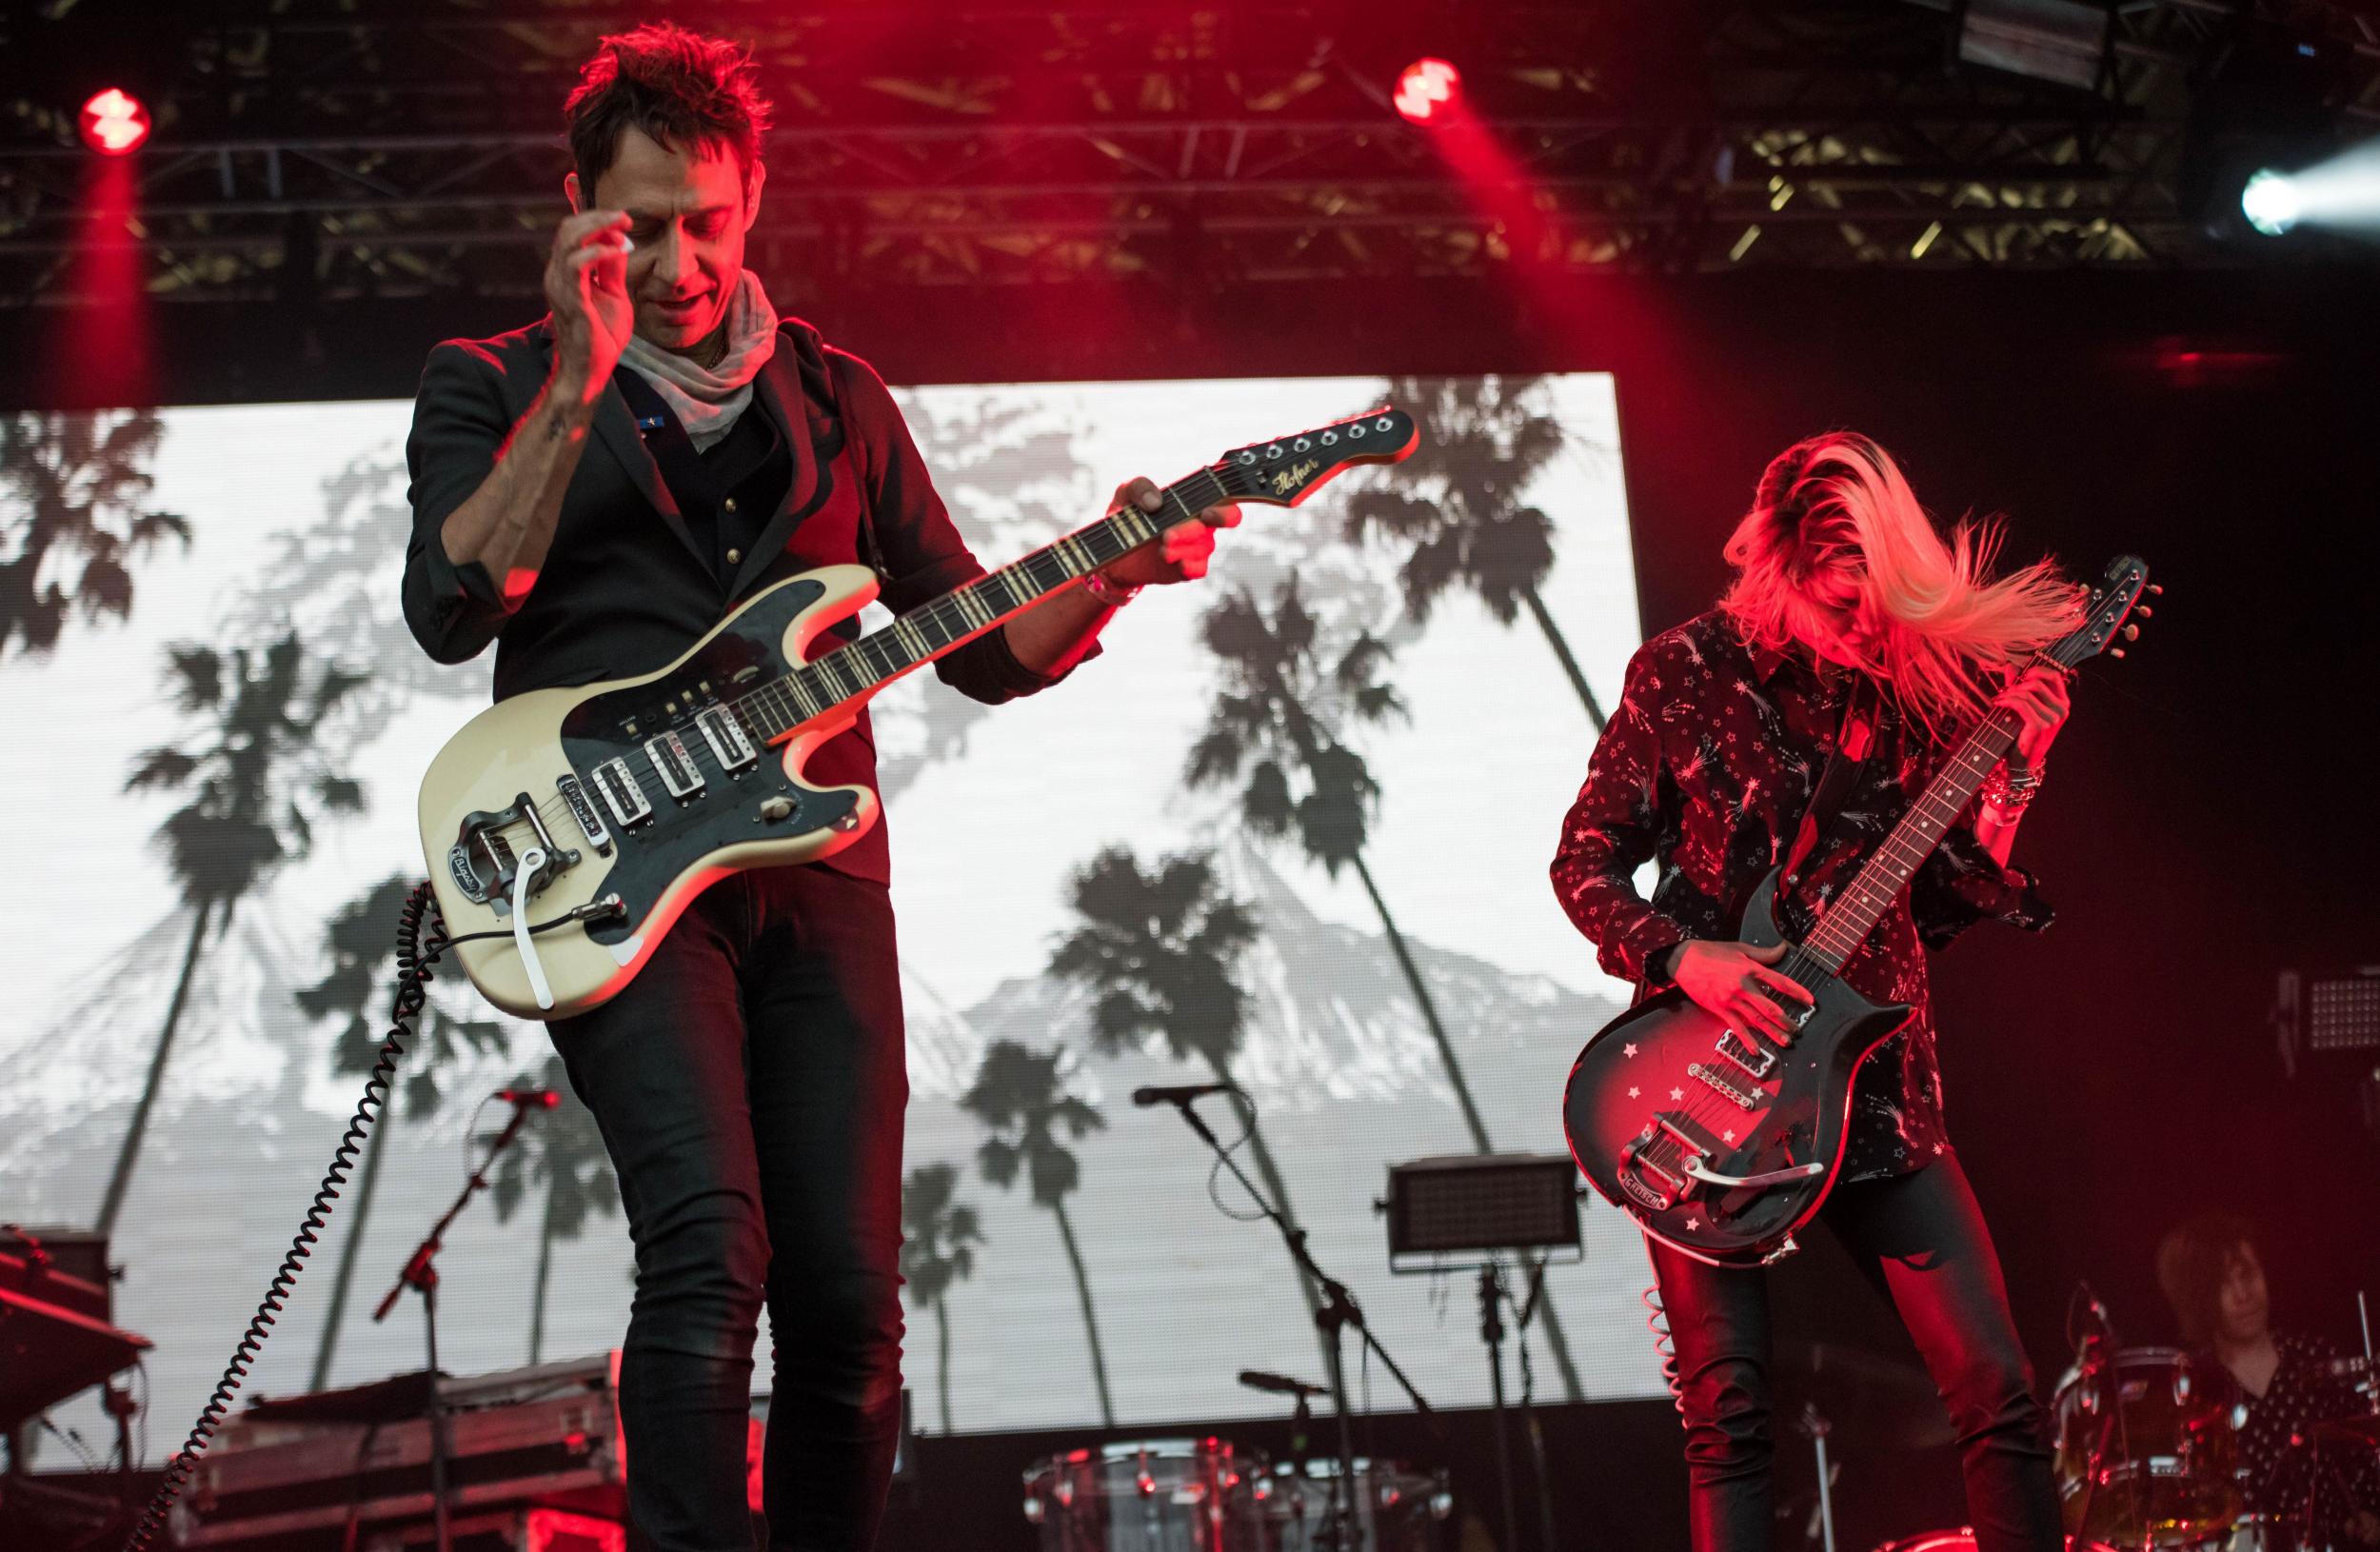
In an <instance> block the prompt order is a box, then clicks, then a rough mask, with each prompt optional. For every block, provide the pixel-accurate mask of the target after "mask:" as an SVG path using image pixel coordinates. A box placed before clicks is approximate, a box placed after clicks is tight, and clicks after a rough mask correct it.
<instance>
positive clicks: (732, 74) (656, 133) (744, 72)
mask: <svg viewBox="0 0 2380 1552" xmlns="http://www.w3.org/2000/svg"><path fill="white" fill-rule="evenodd" d="M562 118H563V124H564V126H565V129H566V131H567V133H568V135H569V141H570V158H571V160H572V161H573V162H574V163H576V164H577V166H578V171H579V189H580V191H581V197H582V198H584V199H585V200H586V201H588V202H590V203H591V202H592V201H593V200H594V197H595V180H596V179H598V178H600V177H602V176H603V175H604V173H605V172H606V171H608V170H609V169H610V168H611V164H612V163H613V162H614V161H615V160H617V159H618V157H619V154H620V137H621V135H622V134H624V133H625V132H626V131H627V130H629V129H642V130H643V131H645V133H646V134H647V135H650V136H651V137H652V138H653V139H654V141H656V142H657V143H659V144H660V145H662V146H664V147H666V148H669V149H676V148H677V147H679V146H684V145H709V146H719V147H723V148H724V149H726V150H728V151H730V152H732V153H733V154H734V156H735V158H736V165H737V166H738V167H739V168H741V169H743V172H744V181H745V183H746V184H747V185H748V184H749V183H750V181H751V177H752V169H753V167H754V165H755V164H757V163H758V162H759V161H760V159H761V135H762V133H763V131H764V130H766V129H767V128H768V123H769V106H768V99H767V98H765V97H763V96H762V95H761V90H760V71H759V69H758V68H757V67H756V66H755V65H754V64H753V63H752V56H751V54H750V53H749V52H747V51H746V50H744V49H743V48H741V47H740V46H738V45H736V44H734V43H730V42H728V41H727V40H726V39H725V38H715V37H710V36H707V35H705V34H704V33H701V32H695V31H691V30H687V29H685V28H683V27H680V26H678V25H677V24H676V23H674V22H647V23H645V25H644V26H642V27H638V28H635V29H633V30H630V31H626V32H620V33H615V34H614V35H612V36H610V37H607V38H605V39H604V40H603V42H602V43H601V44H600V45H598V46H597V48H596V50H595V57H594V58H592V59H589V60H588V61H587V62H586V64H585V66H584V67H582V68H581V70H579V84H578V88H577V90H574V91H572V92H571V93H570V96H569V100H568V101H566V102H565V103H564V104H563V105H562Z"/></svg>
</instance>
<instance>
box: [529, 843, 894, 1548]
mask: <svg viewBox="0 0 2380 1552" xmlns="http://www.w3.org/2000/svg"><path fill="white" fill-rule="evenodd" d="M551 1028H552V1035H553V1042H554V1045H555V1048H556V1049H558V1050H559V1051H560V1052H561V1053H562V1059H563V1063H564V1065H565V1066H566V1067H567V1068H568V1070H569V1074H570V1086H571V1087H572V1088H573V1089H574V1090H576V1091H577V1093H578V1095H579V1097H580V1098H581V1099H583V1100H585V1102H586V1105H587V1108H588V1109H590V1110H592V1111H593V1112H594V1114H595V1120H596V1123H597V1124H598V1125H599V1126H600V1127H601V1128H602V1130H603V1135H604V1144H605V1148H606V1149H607V1150H608V1151H609V1153H610V1155H611V1162H612V1165H613V1167H614V1169H615V1170H616V1171H617V1172H618V1175H619V1178H620V1198H621V1202H622V1204H623V1205H624V1206H625V1208H626V1211H627V1221H628V1232H629V1235H630V1237H631V1238H632V1240H633V1241H634V1243H635V1245H636V1297H635V1301H634V1303H633V1304H632V1306H631V1308H630V1311H629V1315H628V1332H627V1338H626V1341H625V1343H623V1350H622V1358H621V1374H620V1411H621V1423H622V1425H623V1428H624V1429H625V1434H626V1444H627V1488H628V1512H629V1516H630V1519H631V1521H632V1528H631V1542H630V1544H631V1545H632V1546H642V1547H648V1548H651V1549H652V1552H752V1548H753V1545H754V1542H753V1535H752V1524H751V1520H750V1516H749V1511H748V1507H747V1495H746V1488H745V1473H744V1439H745V1433H746V1429H747V1421H746V1420H747V1419H748V1418H749V1416H750V1392H751V1376H752V1347H753V1343H754V1340H755V1338H756V1335H757V1332H758V1329H759V1319H760V1312H761V1309H762V1307H763V1305H764V1304H765V1305H766V1307H767V1309H768V1315H769V1323H770V1327H771V1331H772V1333H773V1335H774V1337H775V1351H774V1353H773V1354H772V1355H771V1356H772V1358H773V1361H774V1366H775V1373H774V1383H773V1384H772V1387H771V1390H772V1399H771V1401H770V1404H769V1422H768V1442H767V1446H766V1449H765V1451H764V1456H763V1468H762V1483H763V1494H764V1504H765V1513H766V1517H767V1521H768V1540H767V1546H768V1549H769V1552H867V1549H868V1548H870V1547H872V1546H873V1545H874V1544H875V1542H876V1532H877V1527H878V1524H879V1523H880V1522H881V1521H882V1519H883V1508H884V1497H885V1492H886V1488H887V1486H888V1484H889V1482H890V1480H891V1473H892V1458H893V1447H894V1443H895V1435H896V1432H897V1430H898V1428H899V1425H900V1404H901V1337H902V1318H901V1296H900V1287H901V1275H900V1258H901V1128H902V1112H903V1110H904V1108H905V1107H906V1105H907V1103H908V1097H909V1081H908V1069H907V1065H906V1061H905V1054H904V1051H903V1047H902V1022H901V981H900V976H899V972H898V969H897V965H896V961H895V958H894V951H893V916H892V903H891V900H890V898H889V896H888V894H887V891H886V890H885V888H884V886H883V885H881V884H875V883H870V882H867V881H865V880H862V879H855V878H851V877H849V876H847V875H845V874H842V873H838V872H834V871H832V870H830V869H827V868H824V867H819V866H809V867H786V868H770V869H765V870H762V871H757V872H752V873H744V874H739V875H737V876H735V877H732V878H728V879H725V880H723V881H722V882H720V883H719V884H716V885H712V887H711V888H709V889H708V890H706V891H705V892H704V894H702V895H701V896H700V897H698V898H697V899H696V900H695V902H694V904H693V905H691V906H689V907H688V908H687V909H686V911H685V913H684V915H683V916H682V917H681V918H680V919H679V921H678V924H677V925H676V926H674V927H672V928H671V929H670V932H669V935H668V936H667V937H666V938H665V939H664V940H663V942H662V945H661V946H660V947H659V948H658V949H656V950H655V951H654V954H653V957H652V959H651V960H650V962H648V963H647V964H646V965H645V968H644V969H643V970H642V971H641V972H639V974H638V975H637V978H636V979H635V980H634V981H632V982H630V983H629V984H628V985H627V986H626V988H625V989H624V990H623V991H622V992H621V993H620V995H619V996H617V997H615V998H613V999H612V1000H611V1001H610V1002H608V1003H605V1005H602V1006H601V1007H598V1008H596V1009H594V1010H593V1011H592V1012H589V1013H585V1014H582V1015H580V1016H579V1017H577V1018H572V1019H565V1020H558V1021H556V1022H555V1023H554V1024H553V1025H552V1026H551Z"/></svg>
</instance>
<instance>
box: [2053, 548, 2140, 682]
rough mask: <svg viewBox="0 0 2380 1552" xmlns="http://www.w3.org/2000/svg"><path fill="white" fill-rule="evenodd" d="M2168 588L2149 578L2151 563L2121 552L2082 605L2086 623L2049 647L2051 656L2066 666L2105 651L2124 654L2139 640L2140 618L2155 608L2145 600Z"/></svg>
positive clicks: (2112, 653) (2109, 653)
mask: <svg viewBox="0 0 2380 1552" xmlns="http://www.w3.org/2000/svg"><path fill="white" fill-rule="evenodd" d="M2163 591H2165V589H2164V588H2162V587H2158V586H2156V585H2155V584H2154V583H2152V582H2151V581H2150V580H2149V563H2148V562H2146V561H2144V560H2142V559H2141V558H2140V557H2139V556H2137V555H2118V556H2117V557H2116V558H2115V559H2114V560H2112V561H2110V562H2109V563H2108V568H2107V571H2106V572H2105V574H2103V575H2102V576H2101V577H2100V579H2099V583H2098V586H2096V587H2092V589H2091V597H2090V598H2089V599H2088V600H2087V601H2086V602H2085V604H2084V606H2083V623H2082V624H2081V625H2079V626H2076V627H2074V628H2073V630H2072V631H2070V632H2068V633H2067V634H2066V635H2065V636H2063V637H2061V638H2060V639H2059V640H2058V641H2057V642H2056V644H2055V645H2053V646H2052V647H2050V648H2049V651H2048V654H2047V655H2048V656H2049V657H2051V658H2052V659H2053V660H2055V661H2056V662H2057V663H2059V664H2060V665H2062V666H2064V667H2069V668H2071V667H2074V666H2075V665H2076V664H2078V663H2081V662H2082V661H2083V660H2084V659H2086V658H2094V657H2097V656H2098V655H2099V654H2100V653H2101V652H2105V653H2107V654H2108V656H2110V657H2122V656H2123V655H2124V647H2123V646H2122V645H2116V644H2118V643H2123V644H2129V643H2132V642H2135V641H2138V640H2139V639H2140V626H2139V625H2138V623H2137V621H2139V620H2146V619H2148V618H2149V617H2150V616H2151V615H2152V614H2154V613H2155V612H2156V611H2155V610H2154V609H2153V608H2152V607H2150V606H2149V605H2147V604H2146V603H2144V602H2142V599H2143V596H2144V595H2146V596H2148V597H2154V596H2156V595H2157V594H2159V593H2162V592H2163Z"/></svg>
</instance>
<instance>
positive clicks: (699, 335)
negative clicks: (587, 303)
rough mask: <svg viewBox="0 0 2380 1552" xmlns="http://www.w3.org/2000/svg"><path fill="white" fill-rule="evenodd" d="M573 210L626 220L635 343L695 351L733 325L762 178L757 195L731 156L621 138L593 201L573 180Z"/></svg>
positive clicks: (754, 180) (720, 149)
mask: <svg viewBox="0 0 2380 1552" xmlns="http://www.w3.org/2000/svg"><path fill="white" fill-rule="evenodd" d="M567 182H568V191H569V195H570V204H571V207H572V208H573V209H612V210H625V211H627V212H628V240H629V241H630V242H632V243H634V244H635V245H636V246H635V248H634V249H632V250H631V251H630V252H629V254H628V299H629V301H630V302H631V303H633V304H634V306H635V309H636V332H637V334H638V335H639V337H641V338H643V339H645V340H646V341H649V342H650V343H652V344H654V345H657V346H659V347H660V348H663V349H664V350H680V351H685V350H691V349H693V348H695V347H696V346H697V345H700V344H701V343H702V342H703V341H704V340H705V339H707V338H709V337H710V335H711V333H712V331H713V330H715V329H716V328H719V326H720V323H721V321H722V320H723V319H724V318H725V317H726V315H727V304H728V302H729V301H730V300H731V299H732V298H733V297H734V296H735V294H736V286H737V283H738V282H739V281H740V280H741V279H742V278H743V275H744V233H745V232H746V231H747V230H749V229H751V226H752V221H753V218H754V217H755V216H756V215H758V214H759V213H760V203H761V168H760V165H759V164H758V163H757V162H756V163H754V164H753V167H752V176H751V185H750V188H749V189H746V188H745V185H744V170H743V169H742V168H741V167H739V166H738V165H737V162H736V156H735V152H733V151H732V150H729V149H727V148H726V147H724V146H717V145H709V144H696V145H688V146H678V147H674V148H669V149H664V147H663V146H662V145H661V144H660V143H659V142H658V141H656V140H654V139H653V138H652V137H651V136H650V135H647V134H646V133H645V132H644V131H643V130H642V129H627V130H625V131H623V132H622V134H621V136H620V145H619V150H618V154H617V155H615V156H614V157H613V158H612V164H611V166H610V167H608V168H606V169H604V172H603V175H602V176H601V177H599V178H597V179H596V180H595V189H594V195H593V197H592V198H591V199H590V198H588V197H586V191H585V190H584V189H581V188H580V187H579V176H578V174H577V173H575V172H573V173H571V174H570V176H569V178H568V180H567Z"/></svg>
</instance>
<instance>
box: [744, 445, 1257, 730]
mask: <svg viewBox="0 0 2380 1552" xmlns="http://www.w3.org/2000/svg"><path fill="white" fill-rule="evenodd" d="M1237 472H1238V471H1236V470H1234V469H1232V468H1228V467H1218V468H1202V469H1200V470H1199V471H1198V472H1197V473H1195V474H1192V475H1190V476H1188V477H1187V478H1185V479H1181V480H1177V481H1176V482H1174V483H1173V484H1172V485H1169V486H1167V487H1164V488H1163V489H1162V490H1160V492H1159V495H1160V497H1162V498H1163V501H1164V506H1163V507H1161V508H1160V510H1159V511H1158V512H1157V513H1154V514H1152V513H1149V512H1144V511H1142V510H1140V508H1139V507H1133V506H1129V505H1127V506H1125V507H1122V508H1121V509H1120V510H1118V511H1115V512H1112V513H1110V514H1109V515H1107V516H1106V517H1103V518H1101V520H1100V521H1098V522H1097V523H1093V524H1091V525H1089V526H1088V527H1081V528H1078V529H1076V530H1075V531H1074V532H1072V533H1070V534H1067V535H1066V536H1065V537H1063V538H1061V539H1060V540H1058V541H1056V542H1055V543H1053V544H1049V545H1045V546H1043V547H1041V548H1040V549H1037V550H1035V551H1033V552H1032V553H1031V554H1029V555H1026V556H1024V557H1023V558H1022V559H1021V560H1018V561H1014V562H1012V563H1010V564H1009V565H1007V566H1003V567H1001V568H1000V569H999V570H997V571H992V572H988V573H986V574H985V575H983V576H982V577H979V578H977V579H976V580H975V581H973V582H970V583H968V584H967V585H966V586H965V587H957V588H953V589H952V590H951V591H949V592H946V593H944V594H942V597H940V598H937V599H935V600H934V601H933V602H932V603H930V604H926V605H923V606H922V607H918V608H915V609H912V610H910V611H909V612H908V613H906V614H904V615H902V616H901V618H899V619H898V620H895V621H894V622H893V623H892V624H891V625H888V626H885V627H883V628H882V629H879V630H874V631H871V632H869V633H868V634H867V635H864V636H862V637H860V638H859V639H858V640H857V641H853V642H849V643H846V644H845V645H843V646H842V647H836V648H835V649H834V650H833V651H831V652H823V653H821V654H820V655H819V656H817V657H815V658H812V659H811V660H810V661H809V662H807V663H805V664H803V665H801V666H800V667H796V668H795V669H794V670H793V671H792V672H790V673H788V674H786V675H784V676H783V678H781V679H773V680H771V681H769V682H768V683H766V684H764V685H762V686H759V687H757V688H755V689H753V690H751V691H749V692H748V693H746V694H744V696H742V697H740V698H739V699H737V700H736V701H735V702H734V703H733V707H734V710H735V713H736V715H737V716H738V717H739V718H740V719H742V721H743V722H744V726H746V727H748V728H750V729H751V730H752V731H753V732H754V733H755V734H756V735H758V736H760V737H761V738H763V739H764V740H765V741H766V742H768V743H771V744H775V743H778V742H780V741H782V740H783V739H785V738H787V737H789V736H791V734H792V733H793V731H794V729H795V728H797V727H800V726H802V725H803V724H804V723H807V722H810V721H813V720H815V719H816V718H818V717H819V716H821V715H823V713H825V712H827V711H829V710H831V709H833V708H834V707H836V706H843V705H844V704H845V703H847V702H851V701H855V700H864V699H865V698H867V697H868V696H870V695H873V694H875V693H876V691H877V690H879V689H881V688H883V686H885V685H888V684H890V683H891V682H892V681H893V680H895V679H898V678H900V677H901V676H902V674H904V673H907V672H908V671H909V670H911V669H912V668H916V667H922V666H923V665H925V664H928V663H931V662H933V661H934V660H935V659H936V658H938V657H941V656H942V655H943V654H944V653H946V652H950V651H954V650H956V649H957V648H959V647H963V646H965V645H966V644H967V643H968V642H971V641H973V640H974V639H975V638H976V637H978V636H981V635H982V634H983V633H984V632H985V631H987V630H990V629H992V628H994V627H997V626H999V625H1000V624H1001V623H1002V621H1005V620H1007V619H1009V618H1010V617H1012V616H1014V615H1018V614H1021V613H1023V612H1024V611H1025V610H1026V609H1028V608H1031V607H1033V606H1034V605H1035V604H1038V603H1040V602H1041V600H1042V599H1044V598H1046V597H1048V596H1049V595H1050V594H1052V593H1054V592H1058V591H1060V590H1061V589H1062V588H1064V587H1070V586H1072V585H1073V584H1074V583H1077V582H1079V581H1081V579H1082V578H1084V577H1086V576H1088V575H1090V574H1091V573H1092V572H1093V571H1096V570H1098V569H1099V568H1100V567H1102V566H1105V565H1107V564H1108V563H1110V562H1111V561H1115V560H1117V559H1120V558H1121V556H1123V555H1124V554H1125V553H1127V552H1128V551H1131V550H1134V549H1138V548H1139V547H1140V546H1142V545H1144V544H1147V543H1148V542H1149V541H1150V540H1152V539H1155V538H1156V537H1157V536H1158V534H1159V533H1160V531H1162V530H1163V529H1164V528H1166V527H1169V526H1171V525H1173V524H1175V523H1179V522H1180V521H1181V520H1182V519H1184V518H1188V517H1195V516H1196V515H1197V514H1198V513H1199V512H1200V511H1202V510H1204V509H1205V508H1206V507H1212V506H1215V505H1216V504H1218V503H1219V502H1227V501H1231V500H1234V499H1235V492H1234V491H1233V490H1232V489H1231V488H1230V485H1231V484H1232V483H1237V482H1236V481H1233V480H1232V479H1231V476H1233V475H1234V474H1236V473H1237Z"/></svg>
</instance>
